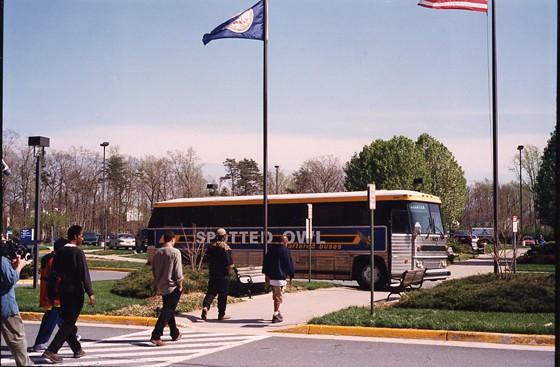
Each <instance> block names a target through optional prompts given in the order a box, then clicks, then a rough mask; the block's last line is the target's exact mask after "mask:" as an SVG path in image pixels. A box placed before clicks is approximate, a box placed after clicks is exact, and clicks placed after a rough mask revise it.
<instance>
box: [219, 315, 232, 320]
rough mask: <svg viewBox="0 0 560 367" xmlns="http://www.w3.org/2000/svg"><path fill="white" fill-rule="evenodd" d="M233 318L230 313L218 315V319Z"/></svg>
mask: <svg viewBox="0 0 560 367" xmlns="http://www.w3.org/2000/svg"><path fill="white" fill-rule="evenodd" d="M229 319H231V316H230V315H222V316H218V320H229Z"/></svg>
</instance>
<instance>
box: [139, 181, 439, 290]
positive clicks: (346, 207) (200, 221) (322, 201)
mask: <svg viewBox="0 0 560 367" xmlns="http://www.w3.org/2000/svg"><path fill="white" fill-rule="evenodd" d="M268 199H269V200H268V201H269V204H268V235H267V238H268V243H273V242H279V241H280V238H281V236H282V235H287V236H288V239H289V247H290V250H291V254H292V258H293V262H294V266H295V270H296V277H300V278H307V277H308V276H309V275H311V277H312V278H313V279H329V280H356V281H358V283H359V284H360V285H361V286H362V287H369V286H370V281H371V265H370V264H371V257H370V256H371V255H370V232H371V231H370V223H371V211H370V210H369V207H368V197H367V192H366V191H357V192H338V193H321V194H288V195H270V196H268ZM307 204H312V205H313V207H312V208H313V227H312V242H311V251H309V245H308V244H307V243H306V231H305V228H306V227H305V222H306V218H307V216H308V206H307ZM440 205H441V200H440V198H439V197H437V196H433V195H429V194H424V193H420V192H416V191H406V190H377V191H376V210H375V212H374V213H375V215H374V224H375V227H374V228H375V233H374V242H375V245H374V251H375V258H374V269H373V270H374V271H373V274H374V281H375V286H376V287H377V288H378V289H380V288H382V287H383V286H384V285H386V284H387V282H388V281H389V280H390V277H398V276H400V275H401V274H402V273H403V272H404V271H405V270H411V269H419V268H425V269H426V275H425V278H424V279H426V280H439V279H446V278H447V277H448V276H449V275H450V272H449V270H447V269H446V264H447V263H446V259H447V238H446V236H445V235H444V230H443V223H442V219H441V211H440ZM262 222H263V198H262V196H230V197H221V196H212V197H203V198H189V199H175V200H168V201H162V202H158V203H156V204H155V205H154V208H153V210H152V216H151V218H150V222H149V224H148V236H149V237H148V238H149V245H150V246H151V247H152V249H153V247H159V246H161V244H162V243H163V234H164V233H165V232H167V231H170V230H171V231H173V232H175V233H176V234H177V245H176V246H178V247H179V248H180V247H181V244H182V243H183V244H187V243H191V244H192V243H197V244H203V243H206V242H210V241H212V240H213V239H214V237H215V235H214V233H215V231H216V230H217V229H218V228H220V227H223V228H225V229H226V230H227V232H228V240H227V242H228V243H229V244H230V246H231V248H232V253H233V260H234V262H235V263H236V264H239V265H243V266H245V265H261V264H262V257H263V252H264V249H263V241H262V238H263V236H262V231H263V224H262ZM149 252H150V251H149ZM152 252H153V250H152ZM310 252H311V254H310Z"/></svg>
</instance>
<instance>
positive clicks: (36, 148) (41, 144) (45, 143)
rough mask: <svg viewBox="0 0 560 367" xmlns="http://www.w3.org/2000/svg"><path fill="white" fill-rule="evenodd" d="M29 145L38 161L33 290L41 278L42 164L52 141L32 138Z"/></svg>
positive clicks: (39, 137) (41, 137)
mask: <svg viewBox="0 0 560 367" xmlns="http://www.w3.org/2000/svg"><path fill="white" fill-rule="evenodd" d="M28 145H29V146H30V147H33V155H34V156H35V159H36V167H35V235H34V237H33V240H34V241H33V288H37V279H38V277H39V267H38V265H37V264H38V263H39V240H40V238H41V162H42V160H43V157H44V156H45V148H47V147H49V146H50V139H49V138H45V137H44V136H30V137H29V139H28Z"/></svg>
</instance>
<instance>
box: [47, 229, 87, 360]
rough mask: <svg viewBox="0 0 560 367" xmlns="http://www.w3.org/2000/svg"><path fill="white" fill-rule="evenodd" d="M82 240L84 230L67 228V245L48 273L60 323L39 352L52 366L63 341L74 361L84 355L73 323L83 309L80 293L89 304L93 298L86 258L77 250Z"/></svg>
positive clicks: (58, 358) (59, 358) (59, 252)
mask: <svg viewBox="0 0 560 367" xmlns="http://www.w3.org/2000/svg"><path fill="white" fill-rule="evenodd" d="M83 237H84V231H83V230H82V227H81V226H78V225H74V226H72V227H70V228H68V241H69V243H67V244H66V245H64V247H63V248H62V249H60V250H58V251H57V252H56V253H55V255H54V258H53V265H52V269H53V270H52V271H53V272H55V273H56V276H57V279H59V286H58V295H59V298H60V317H61V318H62V320H63V323H62V325H61V326H60V328H59V329H58V332H57V333H56V335H55V337H54V339H53V341H52V342H51V344H50V345H49V347H48V348H47V350H45V352H44V353H43V357H44V358H47V359H49V360H50V361H51V362H53V363H62V358H61V357H59V355H58V351H59V350H60V348H61V347H62V345H63V344H64V342H67V343H68V345H69V346H70V348H71V349H72V351H73V352H74V358H81V357H83V356H85V355H86V352H84V350H83V349H82V345H81V344H80V342H79V341H78V339H77V337H76V334H77V332H78V328H77V327H76V321H78V317H79V316H80V312H81V311H82V307H83V306H84V292H85V293H87V294H88V296H89V304H90V305H93V304H94V303H95V296H94V295H93V289H92V287H91V278H90V275H89V269H88V266H87V262H86V255H85V254H84V251H82V249H81V248H80V246H81V245H82V241H83V239H84V238H83Z"/></svg>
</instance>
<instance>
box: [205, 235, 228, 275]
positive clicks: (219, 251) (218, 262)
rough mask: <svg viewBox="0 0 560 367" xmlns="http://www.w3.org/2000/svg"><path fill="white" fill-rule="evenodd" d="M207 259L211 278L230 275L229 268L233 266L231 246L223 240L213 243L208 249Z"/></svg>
mask: <svg viewBox="0 0 560 367" xmlns="http://www.w3.org/2000/svg"><path fill="white" fill-rule="evenodd" d="M206 261H207V262H208V272H209V276H210V278H225V277H226V276H229V270H230V269H231V268H232V267H233V260H232V257H231V249H230V247H229V246H228V245H227V243H225V242H222V241H218V242H214V243H211V244H210V245H209V246H208V249H207V250H206Z"/></svg>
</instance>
